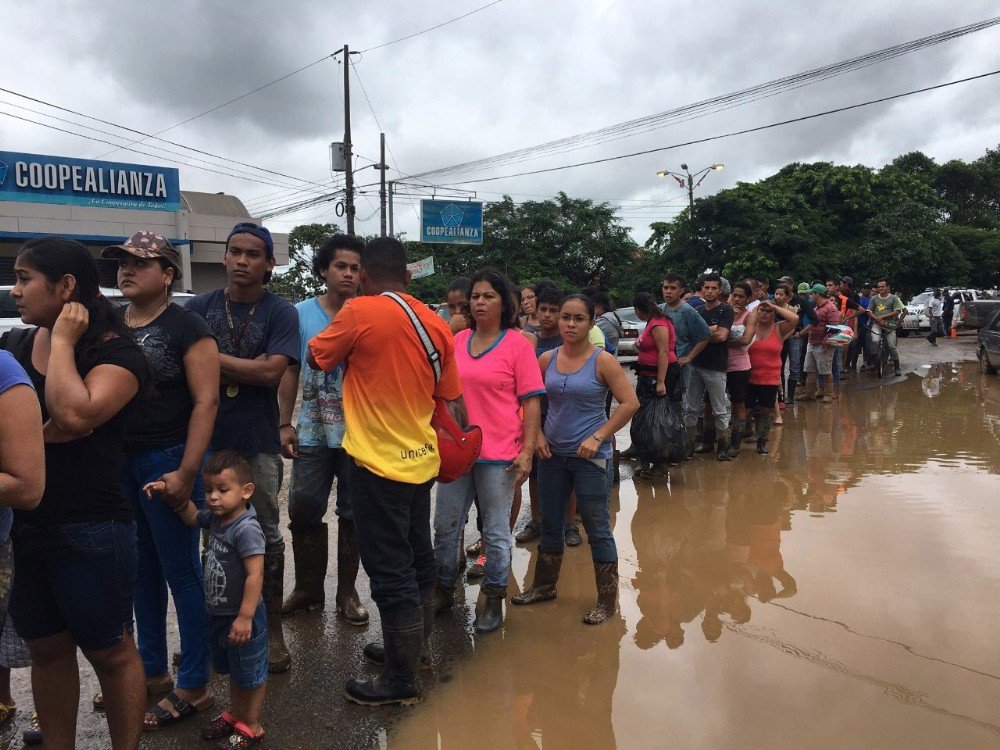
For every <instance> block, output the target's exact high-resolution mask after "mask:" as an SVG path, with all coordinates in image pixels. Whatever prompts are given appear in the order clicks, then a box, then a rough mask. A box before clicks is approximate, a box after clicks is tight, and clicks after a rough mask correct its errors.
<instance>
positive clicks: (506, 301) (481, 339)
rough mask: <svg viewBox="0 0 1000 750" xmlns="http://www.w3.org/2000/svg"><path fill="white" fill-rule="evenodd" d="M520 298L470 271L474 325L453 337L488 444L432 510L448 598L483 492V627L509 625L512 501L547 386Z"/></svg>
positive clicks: (500, 282) (472, 413)
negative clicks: (523, 329)
mask: <svg viewBox="0 0 1000 750" xmlns="http://www.w3.org/2000/svg"><path fill="white" fill-rule="evenodd" d="M515 300H516V297H515V296H514V293H513V287H512V286H511V283H510V282H509V281H508V280H507V279H506V277H504V276H503V275H502V274H500V273H498V272H496V271H492V270H489V269H484V270H481V271H477V272H476V273H475V274H474V275H473V276H472V295H471V298H470V301H469V304H470V308H471V312H472V319H471V323H472V328H471V329H470V330H467V331H462V332H461V333H459V334H458V335H457V336H456V337H455V360H456V363H457V364H458V373H459V376H460V377H461V379H462V392H463V396H464V398H465V404H466V407H467V408H468V410H469V423H470V424H477V425H479V426H480V427H481V428H482V430H483V447H482V452H481V453H480V458H479V460H478V461H477V462H476V464H475V466H473V468H472V471H471V472H469V473H468V474H466V475H465V476H463V477H460V478H459V479H457V480H455V481H454V482H452V483H451V484H442V485H439V486H438V491H437V505H436V506H435V511H434V553H435V556H436V557H437V563H438V587H437V591H438V597H439V598H443V599H445V600H450V599H451V598H452V597H453V596H454V594H453V591H454V587H455V581H456V579H457V577H458V566H457V560H458V552H459V545H460V544H461V541H460V534H461V530H462V527H463V526H464V524H465V519H466V517H467V516H468V513H469V508H470V507H471V505H472V499H473V497H475V496H477V495H478V497H479V511H480V513H481V514H482V518H483V542H484V547H485V549H486V568H485V577H484V579H483V584H482V592H483V594H484V595H485V596H486V602H485V605H484V607H483V610H482V612H480V614H479V615H478V616H477V617H476V625H475V627H476V632H477V633H488V632H490V631H492V630H496V629H497V628H499V627H500V625H501V624H502V623H503V600H504V599H505V598H506V593H507V577H508V574H509V572H510V561H511V548H512V547H513V542H512V539H511V530H510V511H511V504H512V503H513V499H514V492H516V491H518V490H519V489H520V486H521V484H522V483H523V482H524V480H525V479H527V478H528V474H529V473H530V472H531V457H532V454H533V452H534V448H535V439H536V436H537V435H538V430H539V424H540V421H541V406H540V404H539V401H540V397H541V395H542V393H543V391H544V386H543V384H542V378H541V373H539V371H538V364H537V361H536V359H535V352H534V348H533V347H532V345H531V343H530V342H529V341H528V339H527V338H526V337H524V336H523V335H521V334H520V332H519V331H518V330H517V327H516V326H517V305H516V302H515ZM442 595H443V596H442ZM446 603H447V602H446V601H445V602H442V604H446Z"/></svg>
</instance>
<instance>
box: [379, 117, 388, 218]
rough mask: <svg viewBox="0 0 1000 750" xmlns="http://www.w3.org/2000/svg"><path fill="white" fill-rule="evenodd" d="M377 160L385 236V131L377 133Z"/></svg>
mask: <svg viewBox="0 0 1000 750" xmlns="http://www.w3.org/2000/svg"><path fill="white" fill-rule="evenodd" d="M379 148H380V152H379V160H378V171H379V175H380V181H379V190H378V198H379V203H380V205H381V208H382V221H381V229H382V236H383V237H385V222H386V215H385V214H386V195H385V133H379Z"/></svg>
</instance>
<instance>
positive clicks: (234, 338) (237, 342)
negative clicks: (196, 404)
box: [223, 286, 264, 398]
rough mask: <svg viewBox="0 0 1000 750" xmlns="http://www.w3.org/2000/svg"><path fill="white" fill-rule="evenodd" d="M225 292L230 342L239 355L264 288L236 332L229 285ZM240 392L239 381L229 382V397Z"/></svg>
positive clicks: (235, 353) (227, 392) (227, 388)
mask: <svg viewBox="0 0 1000 750" xmlns="http://www.w3.org/2000/svg"><path fill="white" fill-rule="evenodd" d="M223 293H224V296H225V299H226V324H227V325H228V327H229V340H230V342H232V345H233V356H235V357H239V356H240V348H241V346H242V344H243V336H244V335H245V334H246V332H247V326H249V325H250V319H251V318H253V314H254V313H255V312H257V305H259V304H260V301H261V300H262V299H263V298H264V290H263V289H262V290H261V292H260V297H258V298H257V300H256V301H255V302H254V303H253V306H252V307H251V308H250V310H249V311H248V312H247V314H246V316H245V317H244V318H243V322H242V323H241V324H240V330H239V333H237V332H236V324H235V323H234V322H233V311H232V308H231V306H230V303H229V287H228V286H227V287H226V288H225V290H223ZM239 393H240V384H239V383H229V384H228V385H227V386H226V396H228V397H229V398H236V397H237V396H238V395H239Z"/></svg>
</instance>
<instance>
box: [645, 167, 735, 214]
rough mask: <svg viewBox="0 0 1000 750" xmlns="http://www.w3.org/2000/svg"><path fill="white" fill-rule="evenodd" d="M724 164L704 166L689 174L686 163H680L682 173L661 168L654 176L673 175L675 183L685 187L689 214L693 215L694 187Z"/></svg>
mask: <svg viewBox="0 0 1000 750" xmlns="http://www.w3.org/2000/svg"><path fill="white" fill-rule="evenodd" d="M724 166H725V165H724V164H712V165H711V166H709V167H705V168H704V169H699V170H698V171H697V172H695V173H694V174H691V172H690V171H689V170H688V165H687V164H681V169H683V170H684V174H680V173H678V172H671V171H670V170H668V169H663V170H660V171H659V172H657V173H656V176H657V177H666V176H668V175H669V176H670V177H673V178H674V179H675V180H677V184H678V185H680V186H681V188H687V191H688V202H689V203H690V204H691V215H692V216H694V189H695V188H696V187H698V186H699V185H700V184H701V183H702V181H704V179H705V178H706V177H708V173H709V172H718V171H719V170H720V169H722V168H723V167H724ZM695 180H697V182H695Z"/></svg>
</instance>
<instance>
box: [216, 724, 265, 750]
mask: <svg viewBox="0 0 1000 750" xmlns="http://www.w3.org/2000/svg"><path fill="white" fill-rule="evenodd" d="M263 739H264V731H263V730H261V733H260V734H254V733H253V732H252V731H251V730H250V727H248V726H247V725H246V724H244V723H243V722H242V721H238V722H236V726H234V727H233V733H232V734H231V735H229V737H228V738H227V739H224V740H223V741H222V742H220V743H219V744H218V745H216V746H215V747H216V750H244V748H248V747H253V746H254V745H257V744H260V743H261V742H262V741H263Z"/></svg>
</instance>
